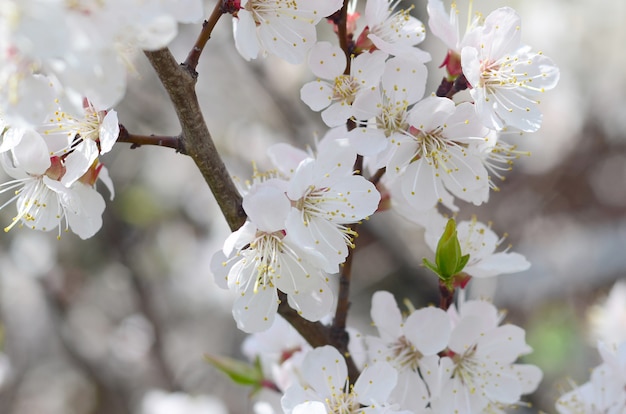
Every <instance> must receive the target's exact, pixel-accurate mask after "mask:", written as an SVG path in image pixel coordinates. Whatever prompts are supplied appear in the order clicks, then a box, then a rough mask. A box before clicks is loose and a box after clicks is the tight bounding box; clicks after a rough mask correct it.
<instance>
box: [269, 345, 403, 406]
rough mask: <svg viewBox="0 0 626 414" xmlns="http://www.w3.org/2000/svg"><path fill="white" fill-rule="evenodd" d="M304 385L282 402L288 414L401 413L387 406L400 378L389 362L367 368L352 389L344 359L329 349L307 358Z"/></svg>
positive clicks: (321, 348)
mask: <svg viewBox="0 0 626 414" xmlns="http://www.w3.org/2000/svg"><path fill="white" fill-rule="evenodd" d="M302 381H303V383H302V384H294V385H292V386H291V387H290V388H289V389H287V391H286V392H285V395H284V396H283V398H282V400H281V403H282V406H283V410H284V411H285V413H286V414H292V413H296V414H298V413H329V412H330V413H353V412H362V411H364V412H368V413H386V412H396V411H397V410H396V409H395V408H393V407H390V406H389V404H387V399H388V397H389V394H390V392H391V390H392V389H393V387H394V386H395V385H396V381H397V374H396V371H395V370H394V369H393V368H392V367H391V366H390V365H389V364H387V363H386V362H379V363H375V364H372V365H370V366H368V367H367V368H365V370H363V372H362V373H361V375H360V376H359V378H358V379H357V380H356V383H355V384H354V386H351V385H350V383H349V378H348V369H347V367H346V362H345V360H344V358H343V357H342V356H341V354H340V353H339V351H337V349H335V348H333V347H331V346H328V345H327V346H323V347H319V348H316V349H314V350H312V351H310V352H309V353H308V354H307V355H306V357H305V359H304V362H303V364H302Z"/></svg>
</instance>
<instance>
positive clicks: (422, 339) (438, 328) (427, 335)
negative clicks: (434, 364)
mask: <svg viewBox="0 0 626 414" xmlns="http://www.w3.org/2000/svg"><path fill="white" fill-rule="evenodd" d="M451 330H452V327H451V325H450V318H449V317H448V315H447V314H446V312H445V311H443V310H441V309H439V308H433V307H429V308H422V309H418V310H416V311H415V312H413V313H412V314H410V315H409V317H408V318H407V319H406V321H405V322H404V335H405V336H406V338H407V339H408V340H409V341H411V343H412V344H413V345H414V346H415V347H416V348H417V349H418V350H419V351H420V352H421V353H422V354H423V355H425V356H429V355H436V354H437V353H439V352H441V351H442V350H444V349H445V347H446V346H447V345H448V340H449V339H450V332H451Z"/></svg>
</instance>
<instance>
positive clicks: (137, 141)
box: [117, 125, 187, 155]
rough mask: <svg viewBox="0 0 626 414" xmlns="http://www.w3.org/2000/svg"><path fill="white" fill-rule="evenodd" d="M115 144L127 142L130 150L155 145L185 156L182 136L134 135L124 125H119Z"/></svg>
mask: <svg viewBox="0 0 626 414" xmlns="http://www.w3.org/2000/svg"><path fill="white" fill-rule="evenodd" d="M117 142H128V143H129V144H132V145H131V146H130V148H131V149H135V148H139V147H141V146H142V145H156V146H159V147H167V148H173V149H175V150H176V152H180V153H181V154H185V155H186V154H187V152H186V151H185V147H184V145H183V144H184V143H183V140H182V135H177V136H175V137H172V136H164V135H135V134H131V133H130V132H128V130H127V129H126V128H125V127H124V125H120V134H119V136H118V138H117Z"/></svg>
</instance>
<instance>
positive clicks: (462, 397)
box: [432, 301, 542, 413]
mask: <svg viewBox="0 0 626 414" xmlns="http://www.w3.org/2000/svg"><path fill="white" fill-rule="evenodd" d="M448 314H449V316H450V321H451V322H452V325H453V328H452V332H451V334H450V341H449V344H448V350H447V355H448V356H446V357H444V358H443V359H444V360H445V359H448V360H449V361H451V362H452V366H451V368H450V370H449V373H450V377H449V379H448V380H446V381H444V382H443V384H442V386H441V389H440V393H439V395H438V398H437V399H433V401H432V408H433V410H434V411H435V412H446V413H447V412H459V413H474V412H482V411H483V410H489V409H491V410H497V409H499V408H502V407H507V406H511V405H514V404H516V403H518V402H519V400H520V397H521V396H522V395H524V394H529V393H531V392H533V391H534V390H535V389H536V388H537V386H538V384H539V381H540V380H541V377H542V373H541V370H539V368H538V367H536V366H534V365H523V364H515V361H516V360H517V358H519V357H520V356H521V355H525V354H528V353H529V352H531V348H530V347H529V346H528V345H527V344H526V341H525V332H524V330H523V329H521V328H519V327H517V326H514V325H501V326H499V324H500V321H501V316H500V315H499V314H498V311H497V309H496V308H495V307H494V306H493V305H492V304H490V303H487V302H483V301H468V302H465V303H463V304H462V305H460V306H459V309H458V310H457V308H456V307H455V306H451V307H450V308H449V309H448Z"/></svg>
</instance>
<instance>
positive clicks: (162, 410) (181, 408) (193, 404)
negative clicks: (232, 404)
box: [139, 390, 228, 414]
mask: <svg viewBox="0 0 626 414" xmlns="http://www.w3.org/2000/svg"><path fill="white" fill-rule="evenodd" d="M207 413H210V414H228V410H227V409H226V406H225V405H224V403H223V402H222V401H221V400H220V399H219V398H217V397H214V396H211V395H196V396H193V395H189V394H185V393H182V392H174V393H169V392H166V391H161V390H150V391H148V392H147V393H145V394H144V396H143V399H142V401H141V411H140V412H139V414H207Z"/></svg>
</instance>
